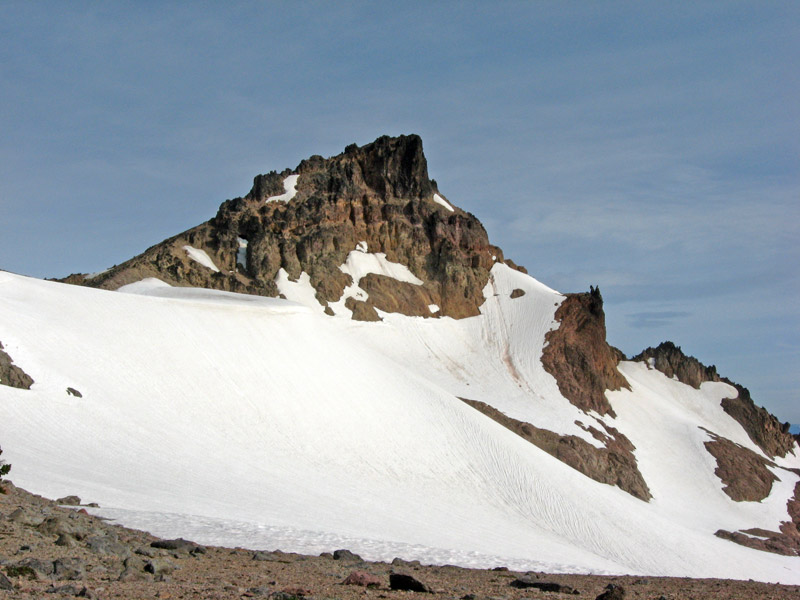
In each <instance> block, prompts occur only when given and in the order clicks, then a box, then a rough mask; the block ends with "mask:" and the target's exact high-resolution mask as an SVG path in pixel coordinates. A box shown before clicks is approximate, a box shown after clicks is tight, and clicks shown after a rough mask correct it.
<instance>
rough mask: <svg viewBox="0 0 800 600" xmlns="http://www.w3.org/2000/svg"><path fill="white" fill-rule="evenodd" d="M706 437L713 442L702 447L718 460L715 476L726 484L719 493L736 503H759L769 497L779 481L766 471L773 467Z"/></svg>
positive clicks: (729, 444) (745, 451)
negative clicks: (723, 493)
mask: <svg viewBox="0 0 800 600" xmlns="http://www.w3.org/2000/svg"><path fill="white" fill-rule="evenodd" d="M708 433H709V435H711V437H712V440H711V441H709V442H705V447H706V450H708V451H709V453H710V454H711V455H712V456H713V457H714V458H716V459H717V468H716V470H715V471H714V473H715V474H716V476H717V477H719V478H720V479H721V480H722V483H724V484H725V487H724V488H722V491H723V492H725V493H726V494H728V496H730V497H731V499H732V500H735V501H736V502H760V501H761V500H763V499H764V498H766V497H767V496H769V493H770V491H771V490H772V484H773V483H774V482H775V481H778V478H777V477H775V475H774V474H773V473H772V471H770V470H769V469H768V468H767V467H768V466H772V467H774V466H775V463H773V462H771V461H768V460H766V459H765V458H763V457H761V456H759V455H758V454H756V453H755V452H753V451H752V450H748V449H747V448H744V447H742V446H740V445H739V444H735V443H733V442H732V441H730V440H728V439H726V438H723V437H720V436H718V435H716V434H714V433H712V432H710V431H709V432H708Z"/></svg>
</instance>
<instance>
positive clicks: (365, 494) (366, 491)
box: [0, 182, 800, 584]
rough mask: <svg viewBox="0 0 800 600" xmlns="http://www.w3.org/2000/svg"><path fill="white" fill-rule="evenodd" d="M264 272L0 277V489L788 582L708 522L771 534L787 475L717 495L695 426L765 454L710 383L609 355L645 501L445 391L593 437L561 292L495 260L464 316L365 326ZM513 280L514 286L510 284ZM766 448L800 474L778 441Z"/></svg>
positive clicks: (322, 538) (358, 536)
mask: <svg viewBox="0 0 800 600" xmlns="http://www.w3.org/2000/svg"><path fill="white" fill-rule="evenodd" d="M289 183H290V182H289ZM286 187H287V192H288V190H289V187H290V186H289V185H288V184H287V186H286ZM193 258H195V259H197V258H196V257H194V256H193ZM209 260H210V259H209ZM212 264H213V262H212ZM343 268H345V269H348V271H347V272H349V273H351V274H352V275H353V277H354V286H355V287H357V280H358V278H359V276H363V275H364V274H366V273H368V272H380V273H385V274H389V275H390V276H395V277H397V278H404V280H408V281H411V280H410V279H409V278H408V276H409V275H411V274H410V272H409V273H406V272H404V271H402V270H398V269H397V268H396V267H395V266H392V264H391V263H388V261H385V257H384V258H383V259H381V258H380V255H370V254H369V253H368V252H367V249H366V248H359V249H358V250H356V251H354V252H352V253H351V254H350V256H349V257H348V262H347V264H346V265H343ZM411 277H413V275H411ZM411 282H412V283H413V281H411ZM277 283H278V287H279V289H280V290H281V292H283V293H284V294H285V295H286V297H287V298H288V300H281V299H272V298H257V297H253V296H243V295H239V294H233V293H226V292H218V291H213V290H199V289H192V288H175V287H170V286H168V285H166V284H164V283H163V282H159V281H158V280H145V281H143V282H138V283H136V284H131V285H130V286H125V288H123V289H121V290H120V291H117V292H110V291H104V290H97V289H90V288H84V287H78V286H69V285H65V284H60V283H54V282H48V281H41V280H36V279H30V278H26V277H21V276H17V275H12V274H9V273H5V272H0V341H2V342H3V344H4V346H5V349H6V351H7V352H8V354H9V355H10V356H11V357H12V358H13V359H14V361H15V364H17V365H18V366H20V367H21V368H22V369H24V370H25V371H26V372H27V373H28V374H29V375H31V376H32V377H33V378H34V380H35V383H34V385H33V387H32V388H31V389H30V390H20V389H15V388H10V387H6V386H0V443H2V447H3V451H4V454H3V458H4V459H6V460H7V461H8V462H10V463H12V464H13V471H12V473H11V475H12V479H13V481H14V482H15V483H16V484H17V485H20V486H22V487H25V488H26V489H29V490H30V491H33V492H35V493H39V494H43V495H46V496H49V497H52V498H57V497H61V496H64V495H67V494H77V495H79V496H81V498H83V499H84V500H86V501H95V502H99V503H100V505H101V506H102V507H103V508H102V509H100V511H99V512H100V514H103V515H105V516H109V517H113V518H116V519H119V520H120V522H122V523H123V524H125V525H130V526H135V527H139V528H143V529H146V530H149V531H152V532H153V533H156V534H159V535H165V536H183V537H187V538H192V539H195V540H196V541H198V542H200V543H216V544H225V545H230V546H245V547H251V548H254V549H275V548H280V549H282V550H285V551H303V552H321V551H323V550H333V549H335V548H338V547H347V548H350V549H351V550H353V551H355V552H358V553H359V554H361V555H362V556H364V557H365V558H368V559H383V560H391V559H392V558H393V557H395V556H402V557H404V558H406V559H420V560H422V561H426V562H440V563H454V564H460V565H464V566H480V567H489V566H495V565H499V564H504V565H507V566H509V567H512V568H516V569H535V570H546V571H551V572H565V571H570V572H591V573H631V574H647V575H674V576H691V577H726V578H736V579H748V578H753V579H759V580H764V581H780V582H784V583H795V584H798V583H800V559H799V558H789V557H784V556H779V555H774V554H767V553H763V552H758V551H755V550H751V549H748V548H744V547H742V546H738V545H736V544H733V543H731V542H728V541H724V540H721V539H719V538H716V537H715V536H714V535H713V534H714V532H715V531H716V530H717V529H730V530H737V529H741V528H748V527H763V528H766V529H772V530H775V529H777V527H778V525H779V523H780V521H782V520H787V519H788V515H787V511H786V501H787V500H788V498H789V497H790V496H791V494H792V491H793V488H794V485H795V483H796V482H797V480H798V476H797V475H795V474H793V473H790V472H788V471H784V470H782V469H776V470H775V474H776V475H777V476H778V477H779V478H780V480H781V481H780V482H779V483H776V484H775V485H774V486H773V490H772V493H771V495H770V497H769V498H767V499H766V500H765V501H764V502H761V503H746V502H744V503H736V502H732V501H731V500H730V499H729V498H728V497H727V496H726V495H725V494H724V493H723V492H722V484H721V482H720V481H719V479H717V478H716V476H715V475H714V469H715V466H716V464H715V461H714V459H713V457H711V455H710V454H708V453H707V452H706V451H705V449H704V448H703V445H702V444H703V441H705V440H707V439H708V434H707V433H706V432H705V431H703V430H702V429H700V427H701V426H702V427H705V428H707V429H709V430H711V431H713V432H715V433H717V434H719V435H722V436H724V437H728V438H729V439H731V440H733V441H735V442H737V443H739V444H742V445H743V446H746V447H748V448H751V449H753V450H754V451H756V452H758V453H759V454H761V452H760V450H758V448H757V447H755V446H754V445H753V444H752V442H751V441H750V440H749V438H748V437H747V435H746V433H745V432H744V431H743V430H742V428H741V427H740V426H739V425H738V423H736V422H735V421H734V420H733V419H732V418H731V417H729V416H728V415H727V414H725V413H724V411H723V410H722V408H721V407H720V406H719V401H720V399H721V398H723V397H725V396H726V395H728V394H731V393H732V392H731V390H732V389H733V388H730V386H727V385H725V384H704V385H703V386H702V388H701V389H700V390H695V389H693V388H691V387H689V386H686V385H683V384H681V383H679V382H677V381H673V380H670V379H668V378H666V377H665V376H664V375H662V374H661V373H660V372H658V371H655V370H652V369H648V367H647V365H645V364H641V363H622V364H621V366H620V369H621V371H622V373H623V374H624V375H625V377H626V378H627V379H628V381H629V382H630V384H631V391H627V390H621V391H618V392H608V397H609V399H610V401H611V403H612V405H613V406H614V409H615V411H616V412H617V414H618V417H617V418H616V419H611V418H610V417H604V418H603V420H605V422H607V423H608V424H610V425H613V426H614V427H616V428H617V429H619V430H620V431H621V432H622V433H624V434H625V435H626V436H628V437H629V438H630V440H631V441H632V442H633V443H634V444H635V446H636V448H637V450H636V456H637V459H638V461H639V465H640V469H641V471H642V473H643V475H644V477H645V479H646V481H647V483H648V485H649V487H650V489H651V491H652V493H653V495H654V498H653V500H652V501H651V502H649V503H646V502H642V501H640V500H637V499H636V498H634V497H632V496H631V495H629V494H627V493H625V492H623V491H621V490H619V489H618V488H615V487H611V486H608V485H604V484H600V483H597V482H595V481H593V480H591V479H589V478H587V477H585V476H583V475H582V474H580V473H578V472H577V471H575V470H573V469H571V468H570V467H568V466H566V465H565V464H563V463H561V462H559V461H558V460H556V459H555V458H553V457H551V456H550V455H548V454H546V453H545V452H543V451H542V450H540V449H538V448H537V447H535V446H533V445H532V444H530V443H528V442H526V441H525V440H523V439H522V438H520V437H518V436H516V435H515V434H513V433H511V432H510V431H508V430H506V429H505V428H503V427H502V426H500V425H498V424H497V423H495V422H494V421H492V420H490V419H489V418H487V417H485V416H484V415H482V414H481V413H479V412H477V411H476V410H474V409H472V408H471V407H470V406H468V405H466V404H465V403H464V402H462V401H461V400H460V399H459V397H463V398H469V399H473V400H480V401H483V402H486V403H488V404H491V405H492V406H495V407H496V408H498V409H499V410H501V411H503V412H504V413H506V414H508V415H509V416H511V417H514V418H516V419H520V420H523V421H528V422H530V423H533V424H534V425H536V426H538V427H543V428H546V429H550V430H553V431H557V432H559V433H565V434H570V435H580V436H581V437H583V438H584V439H587V441H590V442H591V443H594V444H597V442H596V441H595V440H594V439H593V438H591V437H590V436H588V434H587V433H586V432H585V431H584V430H583V429H582V428H581V427H579V426H578V425H576V423H575V421H578V422H581V423H584V424H587V425H590V424H592V423H594V421H595V420H597V419H600V417H598V416H597V415H587V414H586V413H583V412H582V411H580V410H578V409H577V408H575V407H574V406H573V405H572V404H570V403H569V402H568V401H567V400H566V399H564V398H563V397H562V396H561V394H560V393H559V391H558V386H557V385H556V382H555V380H554V379H553V377H552V376H550V375H549V374H548V373H546V372H545V371H544V369H543V367H542V365H541V360H540V357H541V352H542V347H543V345H544V335H545V334H546V333H547V331H549V330H550V329H552V328H553V327H556V326H557V323H556V322H555V321H554V319H553V316H554V313H555V310H556V309H557V307H558V305H559V304H560V302H561V301H562V300H563V298H564V297H563V296H562V295H560V294H558V293H557V292H555V291H554V290H551V289H550V288H547V287H546V286H544V285H542V284H541V283H539V282H538V281H536V280H535V279H533V278H531V277H529V276H527V275H524V274H522V273H519V272H517V271H513V270H511V269H510V268H508V267H507V266H505V265H503V264H496V265H495V266H494V268H493V270H492V277H491V279H490V282H489V283H488V284H487V286H486V289H485V290H484V294H485V296H486V298H487V300H486V302H485V303H484V305H483V307H482V309H481V315H480V316H477V317H473V318H469V319H463V320H459V321H455V320H453V319H449V318H430V319H423V318H421V317H405V316H402V315H396V314H382V316H383V317H384V320H383V321H382V322H378V323H364V322H356V321H352V320H350V319H349V318H344V317H346V316H349V315H347V314H345V313H344V312H340V311H339V310H338V309H337V311H336V313H337V316H336V317H333V318H332V317H329V316H327V315H324V314H322V307H321V306H320V305H319V303H318V302H317V301H316V299H315V297H314V294H313V288H311V286H310V283H309V281H308V276H307V275H305V274H304V276H301V278H300V279H299V280H298V281H296V282H292V281H290V280H289V279H288V277H287V276H286V274H285V272H284V273H283V275H282V276H281V275H280V274H279V280H278V282H277ZM516 288H520V289H523V290H524V291H525V292H526V293H525V295H524V296H522V297H519V298H516V299H513V300H512V299H511V298H510V293H511V291H512V290H513V289H516ZM351 291H352V293H353V294H357V293H358V290H357V289H355V288H354V289H353V290H351ZM126 292H127V293H126ZM337 317H339V318H337ZM67 387H72V388H75V389H77V390H78V391H80V392H81V394H82V395H83V397H82V398H76V397H73V396H70V395H68V394H67V392H66V388H67ZM734 393H735V392H734ZM781 464H782V465H783V466H787V467H793V468H800V460H798V459H797V458H796V457H795V456H793V455H789V457H788V458H787V459H786V460H784V461H783V462H782V463H781Z"/></svg>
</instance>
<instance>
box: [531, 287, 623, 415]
mask: <svg viewBox="0 0 800 600" xmlns="http://www.w3.org/2000/svg"><path fill="white" fill-rule="evenodd" d="M555 319H556V321H558V322H559V326H558V328H557V329H554V330H552V331H549V332H548V333H547V334H546V335H545V341H546V342H547V344H546V345H545V348H544V351H543V352H542V364H543V365H544V368H545V370H546V371H547V372H548V373H550V374H551V375H553V377H555V378H556V381H557V382H558V389H559V390H560V391H561V394H562V395H563V396H564V397H565V398H566V399H567V400H569V401H570V402H572V403H573V404H574V405H575V406H577V407H578V408H580V409H582V410H585V411H590V410H593V411H595V412H597V413H599V414H600V415H605V414H610V415H612V416H615V415H614V410H613V409H612V408H611V404H610V403H609V402H608V399H607V398H606V396H605V392H606V390H619V389H621V388H626V389H630V387H629V385H628V382H627V381H626V380H625V377H623V376H622V374H621V373H620V372H619V371H618V370H617V365H618V364H619V361H620V360H624V359H625V355H624V354H623V353H622V352H621V351H619V350H617V349H616V348H614V347H613V346H610V345H609V344H608V342H606V319H605V313H604V312H603V297H602V296H601V294H600V289H599V288H595V287H591V288H590V291H589V292H588V293H582V294H567V297H566V299H565V300H564V301H563V302H562V303H561V306H559V307H558V310H556V314H555Z"/></svg>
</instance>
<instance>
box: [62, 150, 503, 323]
mask: <svg viewBox="0 0 800 600" xmlns="http://www.w3.org/2000/svg"><path fill="white" fill-rule="evenodd" d="M290 176H296V181H293V184H294V191H293V192H290V191H289V190H288V187H287V185H288V184H289V182H290V180H289V179H287V178H289V177H290ZM293 179H295V178H293ZM434 194H439V192H438V189H437V186H436V183H435V182H434V181H433V180H431V179H430V178H429V177H428V170H427V161H426V159H425V155H424V154H423V151H422V140H421V139H420V138H419V137H418V136H416V135H409V136H400V137H395V138H391V137H385V136H384V137H381V138H378V139H377V140H376V141H374V142H372V143H371V144H367V145H365V146H362V147H359V146H356V145H355V144H353V145H350V146H348V147H347V148H346V149H345V151H344V153H342V154H340V155H338V156H334V157H332V158H328V159H325V158H322V157H321V156H312V157H311V158H309V159H306V160H304V161H302V162H301V163H300V164H299V165H298V166H297V168H296V169H294V170H285V171H283V172H281V173H277V172H274V171H273V172H271V173H267V174H266V175H259V176H257V177H256V178H255V180H254V182H253V187H252V189H251V190H250V193H248V194H247V195H246V196H245V197H243V198H235V199H233V200H228V201H226V202H224V203H223V204H222V205H221V206H220V208H219V211H218V212H217V215H216V216H215V217H214V218H213V219H211V220H210V221H208V222H207V223H204V224H202V225H199V226H198V227H195V228H193V229H190V230H189V231H186V232H184V233H182V234H180V235H178V236H175V237H173V238H170V239H168V240H166V241H164V242H162V243H161V244H158V245H156V246H153V247H152V248H150V249H148V250H147V251H146V252H145V253H143V254H142V255H140V256H138V257H136V258H134V259H132V260H130V261H127V262H126V263H123V264H122V265H119V266H117V267H114V268H112V269H110V270H109V271H108V272H106V273H103V274H100V275H98V276H95V277H93V278H88V277H85V276H81V275H73V276H70V277H69V278H67V279H66V281H68V282H70V283H81V284H84V285H91V286H95V287H102V288H107V289H116V288H117V287H120V286H121V285H124V284H126V283H131V282H133V281H138V280H140V279H143V278H144V277H157V278H160V279H162V280H164V281H166V282H168V283H170V284H172V285H191V286H202V287H211V288H216V289H221V290H228V291H236V292H243V293H249V294H259V295H265V296H277V295H278V288H277V286H276V283H275V279H276V277H277V275H278V272H279V270H280V269H284V270H285V271H286V273H287V274H288V276H289V279H290V280H293V281H294V280H297V279H298V278H299V277H300V275H301V273H303V272H305V273H307V274H308V275H309V276H310V282H311V285H312V286H313V287H314V289H315V290H316V294H317V299H318V300H319V301H320V302H321V303H322V304H323V305H327V304H329V303H331V302H335V301H337V300H339V299H340V298H341V297H342V292H343V290H344V288H345V287H346V286H347V285H350V284H351V283H352V279H351V277H350V276H349V275H347V274H346V273H344V272H342V271H341V270H340V268H339V267H340V266H341V265H342V264H344V262H345V260H346V259H347V256H348V254H349V253H350V252H351V251H353V250H354V249H355V248H356V246H357V245H358V244H361V243H362V242H366V248H367V251H368V252H371V253H378V252H380V253H384V254H385V255H386V258H387V259H388V260H389V261H392V262H396V263H400V264H402V265H405V266H407V267H408V268H409V270H410V271H411V272H412V273H413V274H414V275H415V276H416V277H417V278H419V279H420V280H422V282H423V283H422V285H421V286H415V285H411V284H408V283H405V282H402V281H398V280H396V279H392V278H389V277H384V278H379V277H377V276H374V275H372V276H370V278H369V279H367V280H365V281H362V284H363V285H362V288H364V287H365V286H367V287H369V289H370V293H369V299H368V300H366V304H367V308H366V309H365V310H364V311H359V315H372V314H373V311H374V309H380V310H384V311H395V312H401V313H404V314H411V315H420V316H432V315H431V312H430V310H428V308H427V307H428V305H430V304H436V305H438V306H439V308H440V310H439V313H438V314H439V315H440V316H450V317H454V318H462V317H468V316H472V315H476V314H478V307H479V306H480V305H481V304H482V303H483V301H484V297H483V294H482V290H483V287H484V286H485V284H486V282H487V280H488V277H489V270H490V269H491V267H492V265H493V264H494V263H495V262H496V261H502V260H503V255H502V251H501V250H500V249H499V248H496V247H494V246H492V245H491V244H489V239H488V236H487V234H486V230H485V229H484V228H483V226H482V225H481V223H480V222H479V221H478V220H477V219H476V218H475V217H474V216H473V215H471V214H469V213H466V212H464V211H462V210H460V209H458V208H455V207H452V208H453V210H448V208H447V207H445V206H443V205H442V204H441V202H435V201H434ZM276 197H278V199H275V198H276ZM240 240H244V241H246V250H245V251H244V254H245V259H244V260H241V253H240V249H241V248H242V246H243V242H241V241H240ZM185 246H190V247H192V248H197V249H201V250H204V251H205V252H206V254H207V255H208V256H209V258H210V259H211V260H212V261H213V263H214V265H216V267H217V268H218V269H219V271H216V272H215V271H213V270H212V269H210V268H209V267H207V266H203V265H202V264H200V263H198V262H196V261H193V260H192V259H191V258H190V257H189V256H188V253H187V251H186V249H185ZM237 257H238V258H239V260H237ZM241 263H245V264H241ZM365 289H366V288H365Z"/></svg>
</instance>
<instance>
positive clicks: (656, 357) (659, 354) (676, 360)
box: [631, 341, 795, 457]
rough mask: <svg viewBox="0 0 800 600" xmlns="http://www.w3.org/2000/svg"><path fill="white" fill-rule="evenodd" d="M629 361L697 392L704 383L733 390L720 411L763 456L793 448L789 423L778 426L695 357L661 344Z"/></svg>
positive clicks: (740, 389) (746, 393) (742, 390)
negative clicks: (675, 379)
mask: <svg viewBox="0 0 800 600" xmlns="http://www.w3.org/2000/svg"><path fill="white" fill-rule="evenodd" d="M631 360H633V361H641V362H647V363H648V364H650V365H651V366H652V367H653V368H655V369H657V370H659V371H661V372H662V373H664V374H665V375H666V376H667V377H676V378H677V379H678V381H680V382H682V383H685V384H687V385H691V386H692V387H694V388H699V387H700V384H701V383H703V382H706V381H721V382H724V383H727V384H728V385H731V386H733V387H734V388H736V390H737V392H738V395H737V396H736V397H733V398H725V399H723V400H722V408H723V409H724V410H725V412H726V413H728V414H729V415H730V416H731V417H733V418H734V419H736V421H738V422H739V423H740V424H741V426H742V427H743V428H744V430H745V431H746V432H747V435H748V436H750V439H751V440H753V443H755V444H756V445H757V446H758V447H759V448H761V450H763V451H764V454H766V455H767V456H771V457H776V456H786V454H787V453H788V452H790V451H791V450H792V449H793V448H794V444H795V439H794V436H792V434H790V433H789V423H781V422H780V421H778V419H776V418H775V417H774V416H773V415H771V414H770V413H769V412H768V411H767V410H766V409H764V408H762V407H760V406H756V404H755V403H754V402H753V400H752V398H751V397H750V391H749V390H748V389H747V388H746V387H744V386H741V385H739V384H738V383H735V382H733V381H731V380H730V379H728V378H727V377H720V376H719V374H718V373H717V368H716V367H715V366H714V365H711V366H710V367H707V366H705V365H703V364H702V363H701V362H700V361H699V360H697V359H696V358H695V357H694V356H687V355H686V354H684V352H683V351H682V350H681V348H680V346H676V345H675V344H673V343H672V342H669V341H666V342H662V343H661V344H659V345H658V346H657V347H655V348H647V349H646V350H645V351H644V352H642V353H641V354H638V355H637V356H634V357H633V358H632V359H631Z"/></svg>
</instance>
